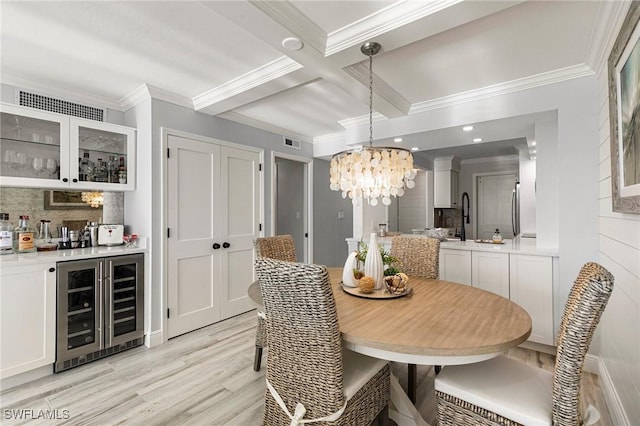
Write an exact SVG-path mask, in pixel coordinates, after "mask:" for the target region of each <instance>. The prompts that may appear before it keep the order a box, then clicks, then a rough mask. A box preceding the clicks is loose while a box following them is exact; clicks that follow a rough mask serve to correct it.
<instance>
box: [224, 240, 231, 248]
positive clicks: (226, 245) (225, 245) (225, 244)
mask: <svg viewBox="0 0 640 426" xmlns="http://www.w3.org/2000/svg"><path fill="white" fill-rule="evenodd" d="M229 247H231V244H229V243H228V242H226V241H225V242H224V243H222V248H229Z"/></svg>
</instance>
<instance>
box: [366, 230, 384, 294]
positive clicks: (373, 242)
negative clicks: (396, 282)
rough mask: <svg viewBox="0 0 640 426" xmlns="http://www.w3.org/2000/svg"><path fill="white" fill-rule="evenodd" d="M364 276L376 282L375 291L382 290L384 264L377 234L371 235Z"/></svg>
mask: <svg viewBox="0 0 640 426" xmlns="http://www.w3.org/2000/svg"><path fill="white" fill-rule="evenodd" d="M364 275H365V276H368V277H372V278H373V279H374V280H375V281H376V285H375V287H374V290H380V289H381V288H382V285H383V279H384V264H383V263H382V255H381V254H380V247H379V246H378V235H377V234H376V233H375V232H372V233H371V239H370V241H369V249H368V250H367V257H366V258H365V259H364Z"/></svg>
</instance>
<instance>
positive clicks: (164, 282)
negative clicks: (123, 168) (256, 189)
mask: <svg viewBox="0 0 640 426" xmlns="http://www.w3.org/2000/svg"><path fill="white" fill-rule="evenodd" d="M160 135H161V136H160V139H161V147H162V148H161V153H162V154H161V155H162V162H161V164H160V173H161V175H162V183H161V190H160V197H161V200H160V203H161V205H162V211H161V214H160V224H161V228H160V229H161V230H162V238H161V240H160V248H161V256H160V257H161V259H162V260H161V265H160V271H161V272H160V273H161V277H160V282H161V286H162V287H161V289H160V291H161V293H160V295H161V297H160V317H161V318H162V321H161V327H162V330H161V337H160V338H159V339H157V340H155V341H154V344H155V343H156V342H157V343H165V342H166V341H167V340H169V337H168V336H169V335H168V333H167V330H168V328H167V314H166V312H167V305H168V297H169V288H168V287H169V274H168V267H169V262H168V258H169V252H168V250H169V243H168V242H167V231H166V230H167V226H168V214H169V208H168V206H167V200H168V198H169V197H168V192H169V178H168V174H167V172H168V169H169V160H168V158H167V150H168V148H169V136H178V137H183V138H189V139H195V140H197V141H199V142H204V143H212V144H216V145H222V146H227V147H231V148H236V149H243V150H246V151H251V152H255V153H258V154H259V155H260V164H263V165H264V149H261V148H256V147H254V146H251V145H243V144H240V143H234V142H228V141H225V140H222V139H217V138H213V137H210V136H203V135H198V134H196V133H191V132H184V131H182V130H175V129H172V128H168V127H160ZM262 172H263V173H260V178H259V186H260V194H259V200H260V201H259V202H260V209H259V211H260V223H261V224H263V225H264V223H265V220H264V167H262ZM263 229H264V226H263ZM262 232H264V231H262ZM261 235H262V233H261ZM149 272H150V273H151V271H149ZM151 290H152V291H149V292H145V303H149V306H151V318H150V320H151V321H153V317H154V314H155V312H153V297H152V292H153V290H154V289H153V285H152V286H151ZM156 291H157V290H156ZM147 294H148V296H147ZM158 340H159V341H158Z"/></svg>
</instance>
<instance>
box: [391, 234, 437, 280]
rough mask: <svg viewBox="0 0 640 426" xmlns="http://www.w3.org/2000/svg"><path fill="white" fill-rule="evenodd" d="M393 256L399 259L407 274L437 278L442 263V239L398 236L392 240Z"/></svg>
mask: <svg viewBox="0 0 640 426" xmlns="http://www.w3.org/2000/svg"><path fill="white" fill-rule="evenodd" d="M390 254H391V256H393V257H395V258H397V259H398V263H399V264H400V269H401V270H402V272H404V273H405V274H407V275H414V276H419V277H425V278H429V279H437V278H438V274H439V265H440V240H438V239H437V238H429V237H406V236H396V237H393V239H392V240H391V253H390Z"/></svg>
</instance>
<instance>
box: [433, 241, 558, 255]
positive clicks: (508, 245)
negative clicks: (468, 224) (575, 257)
mask: <svg viewBox="0 0 640 426" xmlns="http://www.w3.org/2000/svg"><path fill="white" fill-rule="evenodd" d="M440 248H441V249H452V250H472V251H490V252H498V253H515V254H530V255H534V256H558V249H557V248H547V247H538V246H537V245H536V239H535V238H515V239H513V240H504V244H491V243H476V242H474V241H473V240H467V241H443V242H441V243H440Z"/></svg>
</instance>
